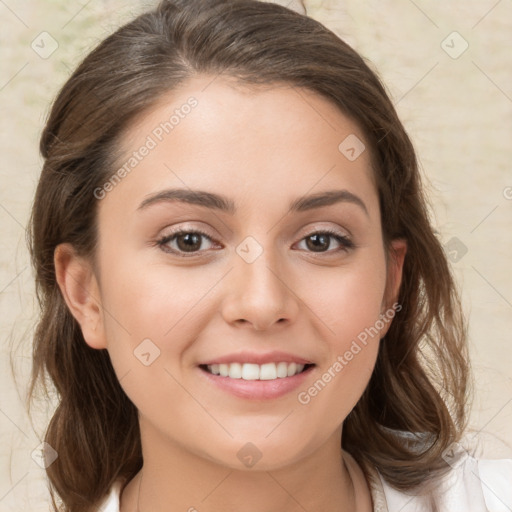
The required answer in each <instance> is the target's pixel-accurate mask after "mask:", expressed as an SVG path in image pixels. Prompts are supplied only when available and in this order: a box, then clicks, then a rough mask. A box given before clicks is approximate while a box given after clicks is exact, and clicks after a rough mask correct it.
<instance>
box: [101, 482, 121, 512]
mask: <svg viewBox="0 0 512 512" xmlns="http://www.w3.org/2000/svg"><path fill="white" fill-rule="evenodd" d="M122 484H123V481H122V480H116V481H115V482H114V483H113V484H112V487H111V488H110V489H109V491H108V494H107V496H106V497H105V498H104V500H103V501H102V502H100V504H99V505H98V512H119V507H120V503H119V497H120V495H121V487H122Z"/></svg>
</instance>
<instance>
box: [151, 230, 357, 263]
mask: <svg viewBox="0 0 512 512" xmlns="http://www.w3.org/2000/svg"><path fill="white" fill-rule="evenodd" d="M184 234H194V235H201V236H204V237H205V238H207V239H208V240H210V241H211V242H213V241H214V240H213V239H212V237H210V236H209V235H208V234H207V233H205V232H204V231H201V230H199V229H194V230H192V229H182V230H179V231H175V232H174V233H171V234H169V235H165V236H163V237H162V238H160V239H159V240H157V242H156V245H157V246H158V247H160V248H161V249H162V250H163V251H164V252H167V253H172V254H175V255H176V256H178V257H181V258H191V257H194V256H197V255H198V254H200V253H201V252H203V251H195V252H191V253H188V254H187V253H184V252H181V251H176V250H174V249H169V248H168V246H167V244H168V243H169V242H170V241H172V240H174V239H175V238H176V237H178V236H179V235H184ZM313 235H329V236H330V237H332V238H334V239H335V240H336V241H337V242H339V244H340V245H341V247H340V248H339V249H336V250H328V251H325V252H318V253H315V252H313V251H308V252H312V253H313V254H320V255H321V254H332V253H333V252H338V251H348V250H350V249H354V248H355V244H354V243H353V242H352V241H351V240H350V239H349V238H348V237H346V236H344V235H341V234H340V233H338V232H337V231H335V230H333V229H329V228H326V229H322V230H319V231H313V232H312V233H310V234H309V235H306V236H305V237H303V238H301V240H300V241H301V242H302V241H303V240H305V239H307V238H309V237H311V236H313Z"/></svg>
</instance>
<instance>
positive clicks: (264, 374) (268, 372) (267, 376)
mask: <svg viewBox="0 0 512 512" xmlns="http://www.w3.org/2000/svg"><path fill="white" fill-rule="evenodd" d="M272 379H277V368H276V364H275V363H267V364H262V365H261V366H260V380H272Z"/></svg>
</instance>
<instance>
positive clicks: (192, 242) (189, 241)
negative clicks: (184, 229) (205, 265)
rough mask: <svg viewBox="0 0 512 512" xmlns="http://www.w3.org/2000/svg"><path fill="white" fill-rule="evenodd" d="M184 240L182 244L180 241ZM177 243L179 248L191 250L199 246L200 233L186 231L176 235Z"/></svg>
mask: <svg viewBox="0 0 512 512" xmlns="http://www.w3.org/2000/svg"><path fill="white" fill-rule="evenodd" d="M180 241H184V244H182V243H180ZM177 243H178V247H179V249H180V250H182V251H185V252H193V251H195V250H198V249H199V248H200V247H201V235H199V234H196V233H186V234H184V235H179V236H178V237H177Z"/></svg>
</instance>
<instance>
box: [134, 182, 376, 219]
mask: <svg viewBox="0 0 512 512" xmlns="http://www.w3.org/2000/svg"><path fill="white" fill-rule="evenodd" d="M173 201H178V202H183V203H188V204H195V205H198V206H203V207H205V208H209V209H212V210H219V211H222V212H225V213H228V214H229V215H234V214H235V213H236V206H235V203H234V201H233V200H232V199H230V198H228V197H226V196H223V195H220V194H214V193H212V192H206V191H203V190H191V189H182V188H174V189H168V190H162V191H160V192H157V193H155V194H152V195H150V196H149V197H147V198H146V199H144V201H142V203H141V204H140V206H139V207H138V208H137V210H144V209H146V208H147V207H148V206H150V205H153V204H156V203H161V202H173ZM337 203H352V204H355V205H357V206H359V207H360V208H361V209H362V210H363V211H364V212H365V213H366V215H368V210H367V208H366V205H365V204H364V202H363V200H362V199H361V198H360V197H358V196H356V195H355V194H353V193H352V192H349V191H348V190H329V191H326V192H318V193H317V194H312V195H309V196H303V197H299V198H298V199H296V200H294V201H292V203H291V204H290V205H289V210H290V212H291V213H295V212H305V211H308V210H313V209H315V208H321V207H324V206H331V205H333V204H337Z"/></svg>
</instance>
